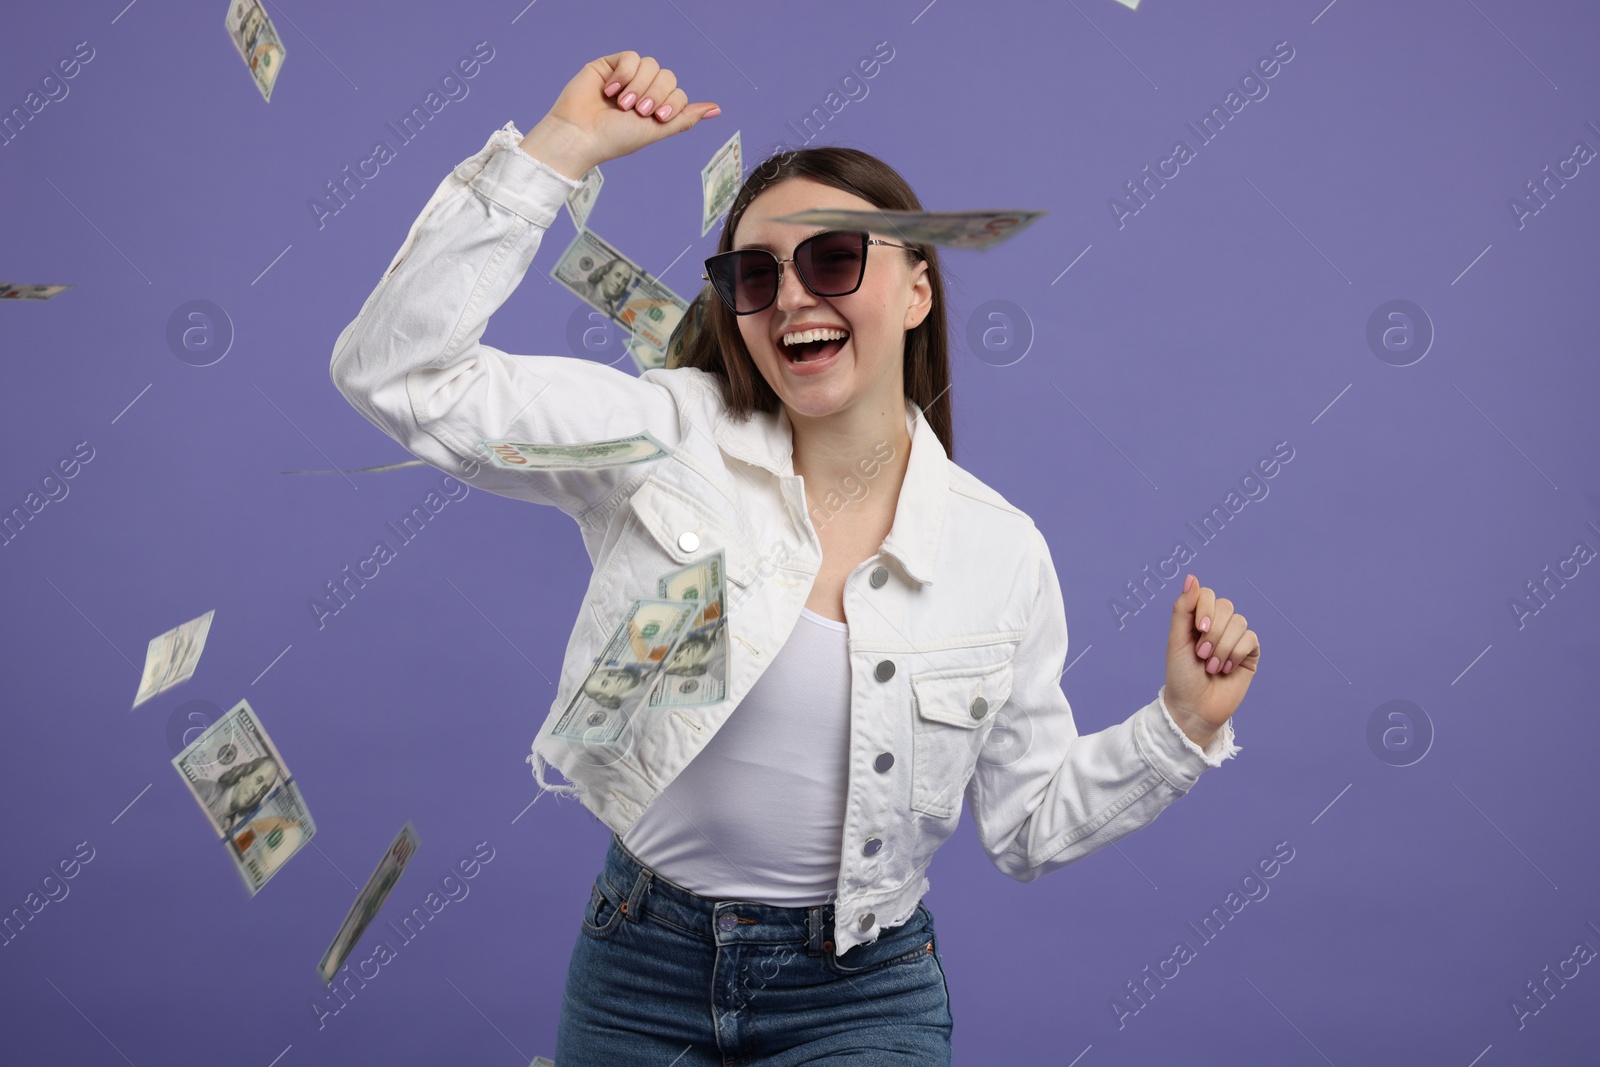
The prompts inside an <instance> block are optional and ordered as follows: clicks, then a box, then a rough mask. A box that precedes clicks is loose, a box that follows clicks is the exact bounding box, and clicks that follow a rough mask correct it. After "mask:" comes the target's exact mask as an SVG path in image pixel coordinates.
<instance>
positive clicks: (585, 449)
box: [478, 430, 672, 471]
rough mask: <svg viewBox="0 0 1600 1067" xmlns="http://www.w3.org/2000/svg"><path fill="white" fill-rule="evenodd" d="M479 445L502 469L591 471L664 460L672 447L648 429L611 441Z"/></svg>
mask: <svg viewBox="0 0 1600 1067" xmlns="http://www.w3.org/2000/svg"><path fill="white" fill-rule="evenodd" d="M478 444H480V445H482V446H483V448H484V449H485V450H486V451H487V454H488V456H489V462H490V463H492V464H494V465H495V466H496V467H499V468H500V469H501V470H508V471H525V470H594V469H595V468H598V467H620V466H623V465H624V464H628V463H646V462H648V461H650V460H653V459H665V458H666V457H667V456H670V455H671V454H672V450H671V449H670V448H668V447H667V446H666V445H664V444H662V443H661V442H660V441H657V440H656V439H655V437H654V436H652V435H651V433H650V431H648V430H641V431H640V432H638V433H636V434H634V435H633V436H632V437H618V438H615V439H613V440H610V441H586V442H584V443H583V444H581V445H535V444H527V443H525V442H522V441H487V440H482V439H480V440H479V441H478Z"/></svg>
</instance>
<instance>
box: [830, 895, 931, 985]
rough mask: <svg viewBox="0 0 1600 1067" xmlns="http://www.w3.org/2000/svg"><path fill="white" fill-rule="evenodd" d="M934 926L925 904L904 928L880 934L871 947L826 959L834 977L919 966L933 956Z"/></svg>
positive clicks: (920, 906)
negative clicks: (929, 918) (914, 964)
mask: <svg viewBox="0 0 1600 1067" xmlns="http://www.w3.org/2000/svg"><path fill="white" fill-rule="evenodd" d="M933 952H934V944H933V927H932V926H931V925H930V924H929V922H928V916H927V913H926V912H925V911H924V910H923V908H922V905H920V904H918V905H917V910H916V911H914V912H912V913H911V918H909V919H907V920H906V921H905V922H904V923H902V924H901V925H899V926H897V927H895V928H894V929H893V930H892V931H888V932H885V933H882V934H879V935H878V939H877V940H876V941H874V942H872V943H871V944H868V945H857V946H856V947H854V948H852V949H851V950H850V951H848V952H846V953H845V954H844V955H843V956H838V955H835V954H834V953H832V952H830V953H828V954H827V955H826V957H825V959H826V960H827V963H828V969H829V970H830V971H832V972H833V973H834V974H838V975H847V976H851V977H854V976H855V975H860V974H871V973H875V972H877V971H886V970H888V969H890V968H891V967H902V966H905V965H906V964H909V963H919V962H921V961H923V960H928V959H931V958H932V957H933Z"/></svg>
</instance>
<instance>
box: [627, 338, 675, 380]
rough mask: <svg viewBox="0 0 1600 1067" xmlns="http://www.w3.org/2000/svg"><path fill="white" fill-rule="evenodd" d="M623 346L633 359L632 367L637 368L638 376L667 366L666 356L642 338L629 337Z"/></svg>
mask: <svg viewBox="0 0 1600 1067" xmlns="http://www.w3.org/2000/svg"><path fill="white" fill-rule="evenodd" d="M623 345H624V346H625V347H626V348H627V350H628V355H630V356H632V357H633V365H634V366H635V367H638V368H639V373H640V374H643V373H644V372H645V371H647V370H655V369H656V368H658V367H665V366H666V365H667V357H666V355H665V354H664V353H662V352H661V351H660V350H658V349H657V348H656V346H655V345H652V344H650V343H649V342H647V341H646V340H645V339H644V338H642V337H629V338H628V339H627V340H626V341H624V342H623Z"/></svg>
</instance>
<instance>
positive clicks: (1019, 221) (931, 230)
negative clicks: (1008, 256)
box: [777, 208, 1049, 249]
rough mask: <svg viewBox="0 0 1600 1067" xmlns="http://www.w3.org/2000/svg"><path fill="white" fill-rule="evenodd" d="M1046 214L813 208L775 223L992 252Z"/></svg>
mask: <svg viewBox="0 0 1600 1067" xmlns="http://www.w3.org/2000/svg"><path fill="white" fill-rule="evenodd" d="M1048 214H1049V212H1048V211H887V210H884V211H846V210H842V209H835V208H813V209H811V210H809V211H800V212H796V213H795V214H793V215H784V216H783V217H781V218H779V219H778V220H777V221H778V222H793V223H797V224H802V225H806V226H826V227H827V228H829V229H836V230H870V231H872V232H873V233H887V234H898V235H899V237H900V238H901V240H902V241H905V242H907V243H911V244H929V245H944V246H946V247H949V248H976V249H983V248H993V247H994V246H995V245H997V244H999V243H1000V242H1002V241H1007V240H1010V239H1011V238H1013V237H1015V236H1016V235H1017V234H1019V233H1021V232H1022V231H1023V230H1025V229H1027V228H1028V227H1029V226H1031V225H1033V224H1034V223H1035V222H1037V221H1038V220H1039V219H1041V218H1043V217H1044V216H1045V215H1048Z"/></svg>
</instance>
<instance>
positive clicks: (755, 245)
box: [733, 226, 828, 255]
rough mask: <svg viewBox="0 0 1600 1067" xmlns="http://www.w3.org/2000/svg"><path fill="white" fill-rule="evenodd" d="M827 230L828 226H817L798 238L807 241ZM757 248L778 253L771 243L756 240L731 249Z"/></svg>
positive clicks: (774, 253)
mask: <svg viewBox="0 0 1600 1067" xmlns="http://www.w3.org/2000/svg"><path fill="white" fill-rule="evenodd" d="M827 232H828V227H826V226H818V227H817V228H816V229H814V230H812V231H811V232H810V233H808V234H806V235H805V236H804V237H802V238H800V241H807V240H810V239H811V238H813V237H815V236H816V235H817V234H819V233H827ZM800 241H796V242H795V244H797V245H798V244H799V243H800ZM757 248H759V249H760V250H761V251H763V252H771V253H772V254H773V255H777V254H778V253H777V249H775V248H774V247H772V246H771V245H769V244H766V243H765V242H762V241H756V242H753V243H751V244H743V245H739V246H738V247H737V248H735V249H733V251H735V252H744V251H747V250H749V249H757ZM790 251H791V252H792V251H793V249H790Z"/></svg>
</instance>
